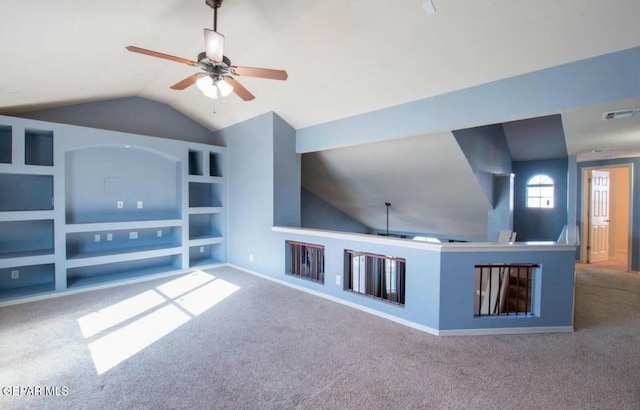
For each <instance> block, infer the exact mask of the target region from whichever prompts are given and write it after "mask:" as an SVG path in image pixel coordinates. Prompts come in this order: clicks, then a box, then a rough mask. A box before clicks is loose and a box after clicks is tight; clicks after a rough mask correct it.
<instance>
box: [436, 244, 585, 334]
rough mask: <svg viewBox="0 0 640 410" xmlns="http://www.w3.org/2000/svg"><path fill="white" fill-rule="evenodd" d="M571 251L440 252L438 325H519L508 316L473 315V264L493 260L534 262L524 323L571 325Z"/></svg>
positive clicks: (454, 326) (544, 325) (499, 326)
mask: <svg viewBox="0 0 640 410" xmlns="http://www.w3.org/2000/svg"><path fill="white" fill-rule="evenodd" d="M573 254H574V252H573V250H565V251H553V252H530V253H526V252H482V253H481V252H468V253H466V252H465V253H459V252H451V253H449V252H443V253H442V259H441V262H440V263H441V267H440V268H441V270H442V274H441V277H440V289H441V292H442V293H441V294H440V324H441V325H440V328H441V329H442V330H447V329H483V328H504V327H513V326H523V324H522V323H521V324H520V325H518V324H514V323H513V322H514V321H513V320H512V318H509V317H481V318H478V317H474V315H473V312H474V300H473V298H472V297H470V295H473V294H475V289H474V275H475V270H474V268H475V265H476V264H478V263H479V262H480V261H482V262H481V263H482V264H493V263H497V264H500V263H536V264H539V265H540V266H541V268H540V271H539V272H538V274H539V275H541V276H540V277H538V280H537V281H536V280H534V285H533V291H532V293H533V295H532V297H533V299H534V300H536V299H537V300H536V301H537V302H538V303H539V304H538V306H537V308H536V307H535V306H532V307H533V311H534V313H536V311H537V313H536V316H535V317H527V318H524V321H525V322H524V323H526V324H527V325H528V326H540V327H546V326H549V327H555V326H572V325H573V295H574V263H573Z"/></svg>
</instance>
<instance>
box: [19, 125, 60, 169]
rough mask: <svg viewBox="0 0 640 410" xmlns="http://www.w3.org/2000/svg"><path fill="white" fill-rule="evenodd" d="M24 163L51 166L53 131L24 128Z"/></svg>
mask: <svg viewBox="0 0 640 410" xmlns="http://www.w3.org/2000/svg"><path fill="white" fill-rule="evenodd" d="M24 163H25V164H26V165H42V166H50V167H51V166H53V131H47V130H35V129H26V130H25V132H24Z"/></svg>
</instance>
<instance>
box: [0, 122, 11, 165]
mask: <svg viewBox="0 0 640 410" xmlns="http://www.w3.org/2000/svg"><path fill="white" fill-rule="evenodd" d="M12 148H13V138H12V131H11V126H9V125H0V164H11V150H12Z"/></svg>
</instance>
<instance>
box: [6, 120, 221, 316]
mask: <svg viewBox="0 0 640 410" xmlns="http://www.w3.org/2000/svg"><path fill="white" fill-rule="evenodd" d="M224 153H225V148H222V147H215V146H211V145H206V144H198V143H189V142H184V141H180V140H168V139H162V138H153V137H147V136H141V135H133V134H126V133H116V132H110V131H105V130H94V129H90V128H81V127H74V126H72V125H63V124H53V123H46V122H42V121H34V120H27V119H21V118H12V117H3V116H0V304H4V303H10V302H11V301H13V300H15V299H23V298H29V297H32V296H36V295H43V294H45V295H46V294H49V293H60V292H64V291H66V290H75V289H83V288H90V287H95V286H101V285H109V284H114V283H124V282H131V281H139V280H146V279H147V278H153V277H158V276H160V275H166V274H171V273H179V272H186V271H187V270H188V269H190V268H193V267H199V268H200V267H205V266H213V265H216V264H220V263H224V262H226V239H225V227H226V216H225V208H224V197H225V178H224V175H225V154H224Z"/></svg>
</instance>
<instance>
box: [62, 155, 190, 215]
mask: <svg viewBox="0 0 640 410" xmlns="http://www.w3.org/2000/svg"><path fill="white" fill-rule="evenodd" d="M182 176H183V172H182V163H180V162H179V161H177V160H176V159H175V158H172V157H166V156H163V155H160V154H158V153H156V152H152V151H148V150H144V149H138V148H133V147H129V148H126V147H124V146H123V147H120V146H117V147H89V148H84V149H80V150H76V151H70V152H67V153H65V195H66V198H65V199H66V200H65V203H66V209H65V215H66V222H67V223H68V224H77V223H99V222H128V221H141V220H145V221H147V220H158V219H179V218H181V209H182V199H181V194H182V184H183V182H182V180H183V178H182Z"/></svg>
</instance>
